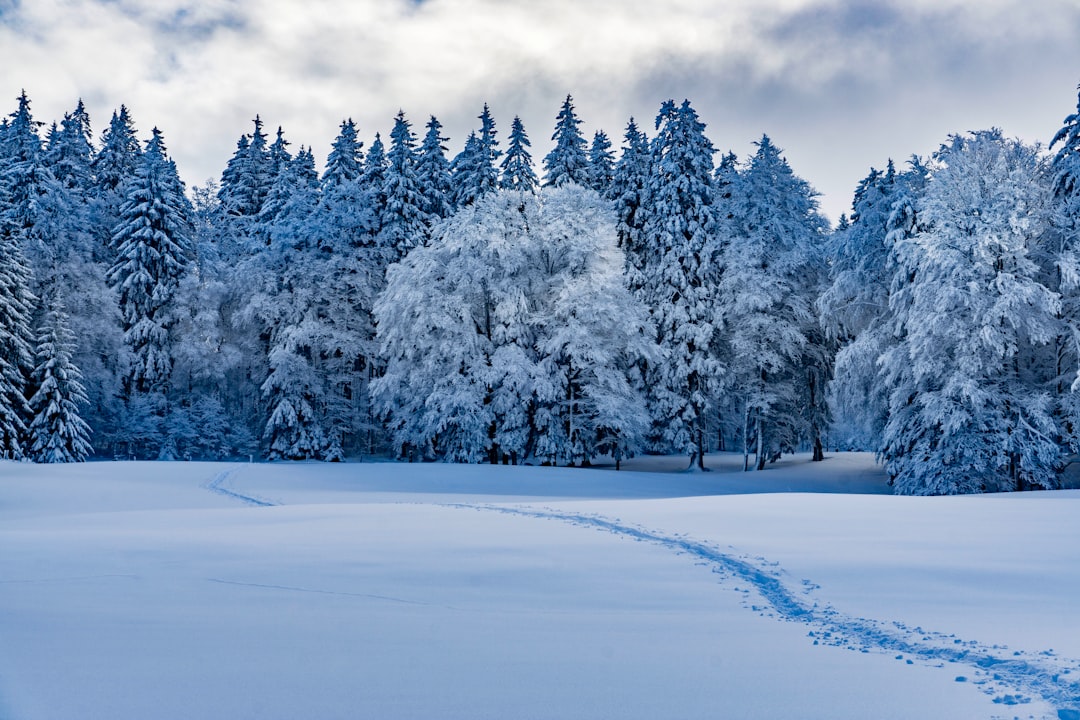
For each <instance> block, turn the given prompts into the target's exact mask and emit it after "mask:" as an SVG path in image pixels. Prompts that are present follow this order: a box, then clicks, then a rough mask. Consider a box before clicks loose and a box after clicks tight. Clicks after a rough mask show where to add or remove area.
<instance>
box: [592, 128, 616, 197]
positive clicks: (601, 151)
mask: <svg viewBox="0 0 1080 720" xmlns="http://www.w3.org/2000/svg"><path fill="white" fill-rule="evenodd" d="M614 177H615V156H614V155H612V154H611V140H609V139H608V136H607V133H605V132H604V131H603V130H597V131H596V133H595V134H594V135H593V141H592V146H591V147H590V148H589V181H588V185H589V187H591V188H592V189H593V190H595V191H596V192H598V193H600V194H601V195H603V196H605V197H606V196H607V195H608V194H609V192H610V189H611V183H612V181H613V180H614Z"/></svg>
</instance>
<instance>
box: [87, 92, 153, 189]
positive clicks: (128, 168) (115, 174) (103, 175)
mask: <svg viewBox="0 0 1080 720" xmlns="http://www.w3.org/2000/svg"><path fill="white" fill-rule="evenodd" d="M140 155H142V149H141V148H140V147H139V140H138V138H137V137H136V135H135V122H134V121H133V120H132V118H131V115H130V114H129V113H128V109H127V106H126V105H121V106H120V110H119V111H118V112H115V111H114V112H113V114H112V119H111V120H110V121H109V127H107V128H106V129H105V131H104V132H103V133H102V134H101V150H99V151H98V154H97V155H96V156H95V157H94V161H93V164H92V169H93V172H94V180H95V182H96V183H97V187H98V189H99V192H100V193H109V192H120V191H121V190H122V187H123V185H124V184H125V183H126V182H127V181H128V180H130V179H131V178H133V177H134V176H135V172H136V168H137V167H138V162H139V156H140Z"/></svg>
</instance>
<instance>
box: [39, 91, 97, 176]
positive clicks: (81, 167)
mask: <svg viewBox="0 0 1080 720" xmlns="http://www.w3.org/2000/svg"><path fill="white" fill-rule="evenodd" d="M92 137H93V135H92V134H91V132H90V116H89V114H88V113H87V112H86V106H85V105H83V101H82V100H79V103H78V105H76V106H75V109H74V110H73V111H72V112H70V113H66V114H65V115H64V120H63V122H62V123H61V124H60V131H59V133H57V135H56V142H55V143H54V144H53V145H52V147H51V148H50V149H49V152H47V153H46V158H45V163H46V165H48V166H49V169H50V170H51V171H52V174H53V177H55V178H56V179H57V180H58V181H59V182H60V183H61V184H62V185H63V186H64V187H65V188H67V189H69V190H78V191H80V192H81V193H86V192H88V191H89V190H90V188H91V186H92V184H93V172H92V169H91V165H92V163H93V160H94V148H93V141H92Z"/></svg>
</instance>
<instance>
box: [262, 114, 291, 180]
mask: <svg viewBox="0 0 1080 720" xmlns="http://www.w3.org/2000/svg"><path fill="white" fill-rule="evenodd" d="M290 144H291V143H290V142H289V141H288V140H286V139H285V131H284V130H282V129H281V126H280V125H278V129H277V134H276V135H275V136H274V142H273V144H271V145H270V148H269V149H268V150H267V186H268V188H267V192H269V186H270V185H273V184H274V181H275V180H276V179H277V176H278V175H280V174H281V173H282V171H283V170H285V168H286V167H287V166H288V164H289V162H290V161H292V153H290V152H289V145H290Z"/></svg>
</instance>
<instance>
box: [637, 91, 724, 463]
mask: <svg viewBox="0 0 1080 720" xmlns="http://www.w3.org/2000/svg"><path fill="white" fill-rule="evenodd" d="M656 127H657V131H658V133H657V136H656V138H654V139H653V142H652V170H651V172H650V174H649V178H648V181H647V185H646V187H645V189H644V191H645V200H644V201H643V202H642V204H641V205H640V207H639V208H638V211H637V212H638V215H639V218H640V222H641V224H642V237H643V239H644V243H645V246H644V248H643V249H642V254H641V257H640V262H641V264H642V267H643V268H644V269H645V272H644V277H643V278H642V287H641V289H640V290H639V291H638V296H639V297H640V298H641V299H642V301H643V302H644V303H645V305H646V307H648V308H649V311H650V313H651V316H652V320H653V323H654V324H655V327H656V331H657V339H658V342H659V344H660V348H661V350H662V352H663V355H662V356H661V358H660V359H659V360H658V361H657V362H654V363H651V364H650V365H649V367H648V379H647V385H648V387H649V390H650V404H651V414H652V419H653V422H654V423H655V426H656V427H655V432H656V435H657V437H656V441H655V442H656V446H657V447H658V448H659V449H663V450H664V451H669V452H671V451H673V452H679V453H685V454H686V455H688V456H689V457H690V464H691V467H693V466H694V465H696V466H697V467H699V468H702V469H703V468H704V453H705V449H706V426H707V423H708V414H709V406H710V402H711V400H712V398H713V397H714V395H715V392H716V389H717V383H718V381H719V379H720V376H721V374H722V367H721V365H720V363H719V361H718V360H717V357H716V354H715V352H714V350H713V348H714V345H715V341H716V330H717V325H716V312H715V300H716V295H715V290H716V283H717V281H718V279H719V267H718V266H717V264H716V262H715V255H716V249H717V248H716V235H715V233H716V230H717V227H716V221H715V218H714V214H713V183H712V172H713V165H712V155H713V146H712V143H711V142H710V141H709V139H708V138H707V137H706V136H705V125H704V124H703V123H702V122H701V121H700V120H698V116H697V113H696V112H695V111H694V109H693V108H692V107H691V106H690V102H689V101H684V102H683V103H682V105H680V106H676V105H675V103H674V102H673V101H671V100H669V101H667V102H665V103H664V104H663V106H662V107H661V108H660V113H659V115H658V116H657V118H656Z"/></svg>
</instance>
